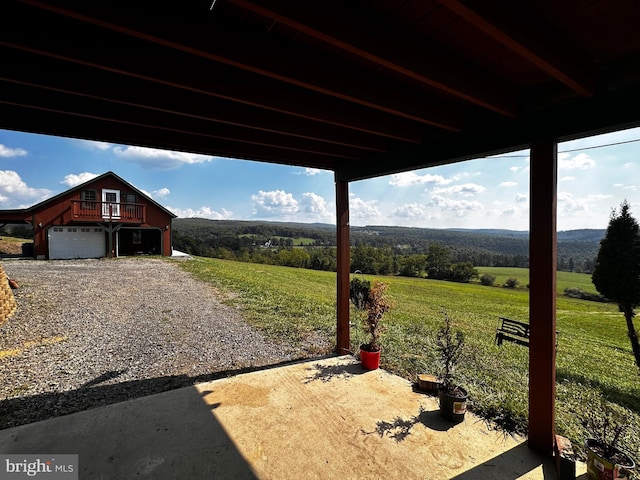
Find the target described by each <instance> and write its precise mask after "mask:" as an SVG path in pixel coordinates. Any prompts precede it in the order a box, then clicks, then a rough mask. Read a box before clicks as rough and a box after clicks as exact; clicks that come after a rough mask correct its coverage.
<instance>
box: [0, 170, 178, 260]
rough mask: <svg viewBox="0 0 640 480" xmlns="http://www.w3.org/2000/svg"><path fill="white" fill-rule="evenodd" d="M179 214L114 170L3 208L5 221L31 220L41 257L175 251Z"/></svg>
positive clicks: (35, 249)
mask: <svg viewBox="0 0 640 480" xmlns="http://www.w3.org/2000/svg"><path fill="white" fill-rule="evenodd" d="M175 217H176V215H174V214H173V213H171V212H170V211H169V210H167V209H166V208H164V207H163V206H162V205H160V204H159V203H157V202H155V201H154V200H152V199H151V198H149V197H148V196H147V195H145V194H144V193H143V192H141V191H140V190H138V189H137V188H135V187H134V186H133V185H131V184H130V183H128V182H126V181H125V180H123V179H122V178H120V177H119V176H118V175H116V174H115V173H113V172H107V173H105V174H103V175H100V176H99V177H96V178H94V179H92V180H89V181H88V182H85V183H83V184H81V185H78V186H76V187H74V188H71V189H70V190H67V191H66V192H62V193H60V194H59V195H56V196H55V197H52V198H49V199H48V200H45V201H43V202H40V203H38V204H37V205H34V206H32V207H30V208H25V209H20V210H0V221H1V222H3V223H27V224H30V225H32V226H33V231H34V235H33V236H34V245H33V255H34V256H35V257H36V258H39V259H47V258H48V259H51V260H53V259H65V258H66V259H69V258H100V257H109V256H113V257H117V256H126V255H148V254H154V255H165V256H170V255H171V251H172V248H171V222H172V220H173V219H174V218H175Z"/></svg>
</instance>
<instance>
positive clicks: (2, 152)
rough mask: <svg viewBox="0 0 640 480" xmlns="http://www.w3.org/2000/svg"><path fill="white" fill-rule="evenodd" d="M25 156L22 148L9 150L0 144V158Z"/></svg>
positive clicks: (25, 152)
mask: <svg viewBox="0 0 640 480" xmlns="http://www.w3.org/2000/svg"><path fill="white" fill-rule="evenodd" d="M26 154H27V151H26V150H25V149H24V148H9V147H6V146H4V145H2V144H1V143H0V157H24V156H25V155H26Z"/></svg>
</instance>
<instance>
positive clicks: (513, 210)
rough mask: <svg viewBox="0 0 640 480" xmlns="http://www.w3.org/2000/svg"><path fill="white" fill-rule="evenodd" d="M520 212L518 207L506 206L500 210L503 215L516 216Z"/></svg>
mask: <svg viewBox="0 0 640 480" xmlns="http://www.w3.org/2000/svg"><path fill="white" fill-rule="evenodd" d="M518 213H519V212H518V209H517V208H516V207H506V208H504V209H503V210H502V211H501V212H500V215H501V216H503V217H515V216H516V215H518Z"/></svg>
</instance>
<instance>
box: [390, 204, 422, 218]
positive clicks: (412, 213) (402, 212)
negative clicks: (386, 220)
mask: <svg viewBox="0 0 640 480" xmlns="http://www.w3.org/2000/svg"><path fill="white" fill-rule="evenodd" d="M393 215H394V216H395V217H400V218H407V219H415V218H424V217H426V211H425V207H424V205H420V204H418V203H407V204H405V205H401V206H400V207H398V208H396V209H395V210H394V211H393Z"/></svg>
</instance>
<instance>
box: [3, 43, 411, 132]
mask: <svg viewBox="0 0 640 480" xmlns="http://www.w3.org/2000/svg"><path fill="white" fill-rule="evenodd" d="M29 36H30V35H29V33H28V32H26V31H25V37H24V40H22V41H20V42H19V43H12V42H11V43H10V42H5V41H2V40H0V47H4V48H8V49H12V50H17V51H19V52H20V54H30V55H33V56H42V57H46V58H48V59H53V60H56V61H59V62H62V64H74V65H77V66H82V67H87V68H91V69H96V70H101V71H104V72H108V73H109V74H117V75H123V76H126V77H130V78H133V79H136V80H139V81H142V82H147V83H148V84H149V88H152V87H155V85H161V86H164V87H169V88H175V89H179V90H185V91H187V92H191V93H194V94H199V95H204V96H211V97H216V98H219V99H222V100H227V101H231V102H236V103H239V104H241V105H244V106H248V107H255V108H258V109H263V110H266V111H269V112H276V113H280V114H285V115H292V116H294V117H298V118H301V119H304V120H310V121H316V122H320V123H327V124H329V125H333V126H336V127H340V128H346V129H352V130H356V131H359V132H363V133H366V134H372V135H378V136H381V137H385V138H389V139H393V140H399V141H402V142H410V143H418V142H419V141H420V138H421V137H422V130H421V129H420V128H418V127H417V125H416V123H415V122H410V121H408V120H405V119H401V118H393V117H389V116H388V115H385V114H383V113H381V112H375V111H371V110H370V109H365V108H363V107H361V106H358V105H352V104H348V103H344V102H341V101H339V100H334V99H330V98H326V97H322V96H320V95H318V96H317V97H316V98H314V97H313V96H310V95H309V94H303V93H302V92H300V91H296V90H295V89H293V88H292V87H287V86H283V85H282V84H278V83H276V84H271V85H266V83H265V82H264V81H262V82H259V83H256V82H252V81H251V79H247V78H246V76H243V75H246V74H238V73H236V74H235V75H234V74H233V73H232V72H222V73H221V74H220V75H217V72H215V71H214V70H213V69H212V68H209V71H208V73H209V74H210V75H212V76H213V77H214V78H220V79H221V80H218V81H215V82H211V81H210V80H208V79H207V78H202V75H201V70H193V71H189V68H190V67H189V65H185V66H184V69H183V70H182V71H167V69H166V68H165V67H164V65H157V64H155V63H154V62H148V63H145V64H140V63H139V62H138V63H135V64H133V63H127V62H126V61H124V60H123V59H122V58H120V56H119V54H118V52H117V51H114V50H113V49H111V47H110V46H109V45H99V44H98V45H95V44H94V45H92V48H91V50H90V51H86V52H84V51H83V52H82V53H80V51H79V50H78V49H75V50H74V47H73V46H72V45H65V44H64V43H63V44H62V45H61V44H58V43H56V44H54V42H50V43H49V44H48V45H47V50H42V49H41V48H34V47H30V46H29V43H30V40H29V38H28V37H29ZM70 41H71V42H75V40H70ZM100 48H102V50H100ZM132 56H134V57H135V55H132ZM140 58H144V55H143V54H142V53H141V54H140ZM172 60H175V59H172ZM176 63H177V64H179V63H180V62H179V61H176ZM191 68H192V69H193V68H195V67H193V66H191ZM247 84H250V85H251V86H250V88H247V86H246V85H247ZM114 95H115V97H116V98H117V95H118V94H117V93H114Z"/></svg>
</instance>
